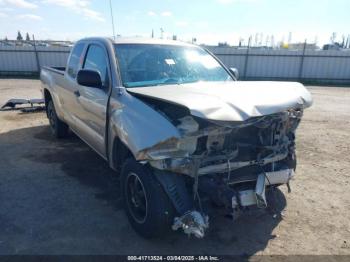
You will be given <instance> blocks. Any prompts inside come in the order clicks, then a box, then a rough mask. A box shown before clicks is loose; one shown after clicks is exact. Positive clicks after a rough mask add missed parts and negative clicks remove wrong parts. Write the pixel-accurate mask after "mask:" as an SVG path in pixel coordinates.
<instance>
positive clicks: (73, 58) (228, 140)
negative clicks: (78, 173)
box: [41, 38, 312, 238]
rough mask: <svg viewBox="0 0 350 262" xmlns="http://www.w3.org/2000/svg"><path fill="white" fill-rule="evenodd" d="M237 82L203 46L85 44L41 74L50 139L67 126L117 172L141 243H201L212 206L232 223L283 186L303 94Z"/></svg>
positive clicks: (305, 101) (291, 166) (290, 87)
mask: <svg viewBox="0 0 350 262" xmlns="http://www.w3.org/2000/svg"><path fill="white" fill-rule="evenodd" d="M237 78H238V72H237V70H235V69H228V68H226V67H225V66H224V65H223V64H222V63H221V62H220V61H219V60H218V59H217V58H216V57H215V56H213V55H212V54H211V53H210V52H209V51H207V50H204V49H202V48H201V47H198V46H195V45H190V44H186V43H181V42H176V41H168V40H159V39H147V40H145V39H141V38H136V39H118V40H116V41H113V40H111V39H108V38H87V39H82V40H80V41H78V42H77V43H76V44H75V46H74V48H73V49H72V51H71V54H70V56H69V59H68V63H67V67H66V68H48V67H46V68H43V69H42V71H41V81H42V92H43V95H44V98H45V105H46V113H47V116H48V119H49V122H50V126H51V130H52V133H53V135H54V136H56V137H57V138H61V137H64V136H66V135H67V132H68V129H70V130H72V131H73V132H74V133H76V134H77V135H78V136H79V137H80V138H81V139H82V140H84V141H85V142H86V143H87V144H88V145H89V146H90V147H91V148H93V149H94V150H95V151H96V152H97V153H98V154H99V155H100V156H101V157H103V158H104V159H105V160H106V161H107V162H108V163H109V165H110V167H111V168H112V169H114V170H116V174H118V175H120V181H121V183H120V184H121V188H120V190H121V193H122V196H123V199H124V200H123V201H124V206H125V211H126V214H127V216H128V218H129V221H130V223H131V225H132V227H133V228H134V229H135V230H136V231H137V232H138V233H139V234H140V235H142V236H143V237H147V238H151V237H156V236H161V235H162V234H164V233H165V232H167V231H168V230H170V229H173V230H177V229H182V230H183V231H184V232H185V233H186V234H189V235H191V234H193V235H195V236H196V237H199V238H200V237H203V236H204V233H205V230H206V229H207V228H208V227H209V216H208V214H209V213H210V212H209V211H208V210H209V209H210V206H211V205H212V204H213V205H215V206H216V207H221V209H220V210H223V211H224V213H226V214H230V215H232V216H234V217H235V215H236V214H238V213H240V212H241V211H242V210H246V209H247V208H265V207H267V205H268V203H267V202H268V201H267V200H266V199H267V198H266V194H267V192H269V191H270V190H271V189H273V188H275V187H277V186H279V185H282V184H287V185H288V188H289V181H290V179H291V178H292V177H293V175H294V171H295V168H296V156H295V131H296V128H297V126H298V124H299V122H300V120H301V117H302V115H303V110H304V109H305V108H307V107H309V106H311V104H312V98H311V95H310V93H309V92H308V91H307V90H306V89H305V87H304V86H303V85H302V84H300V83H292V82H249V81H247V82H244V81H237ZM72 161H73V160H72ZM83 164H84V163H82V165H83ZM116 190H119V189H117V188H116Z"/></svg>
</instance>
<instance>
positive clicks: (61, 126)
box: [47, 100, 68, 138]
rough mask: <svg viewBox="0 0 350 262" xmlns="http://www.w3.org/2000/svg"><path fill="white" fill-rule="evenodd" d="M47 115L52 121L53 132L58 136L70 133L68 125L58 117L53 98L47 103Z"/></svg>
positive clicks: (62, 136)
mask: <svg viewBox="0 0 350 262" xmlns="http://www.w3.org/2000/svg"><path fill="white" fill-rule="evenodd" d="M47 117H48V119H49V122H50V127H51V132H52V134H53V135H54V136H55V137H56V138H64V137H66V136H67V134H68V125H67V124H66V123H64V122H63V121H61V120H60V119H59V118H58V117H57V114H56V110H55V106H54V104H53V101H52V100H50V101H49V102H48V104H47Z"/></svg>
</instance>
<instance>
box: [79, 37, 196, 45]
mask: <svg viewBox="0 0 350 262" xmlns="http://www.w3.org/2000/svg"><path fill="white" fill-rule="evenodd" d="M96 40H97V41H109V42H112V43H114V44H156V45H178V46H195V45H193V44H189V43H185V42H181V41H174V40H168V39H159V38H146V37H130V38H129V37H118V38H116V39H115V40H114V39H112V38H110V37H88V38H83V39H81V40H79V41H78V42H80V41H96Z"/></svg>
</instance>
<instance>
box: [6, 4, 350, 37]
mask: <svg viewBox="0 0 350 262" xmlns="http://www.w3.org/2000/svg"><path fill="white" fill-rule="evenodd" d="M112 6H113V14H114V20H115V30H116V33H117V34H120V35H122V36H134V35H139V36H150V35H151V32H152V29H153V30H154V34H155V37H159V36H160V28H163V30H164V36H165V37H166V36H172V35H173V34H175V35H177V36H178V38H179V39H182V40H190V39H191V38H192V37H196V38H197V41H198V43H206V44H217V42H219V41H221V42H224V41H226V42H228V43H230V44H237V43H238V39H239V38H244V39H245V40H246V41H247V39H248V37H249V35H252V36H253V42H254V41H255V35H256V34H257V35H258V41H260V39H262V42H263V43H265V42H266V37H268V39H270V40H271V38H270V36H271V35H274V40H275V42H277V41H280V40H282V39H284V40H285V41H288V38H289V32H291V33H292V34H291V35H292V42H299V41H304V39H305V38H307V39H308V41H309V42H314V41H315V39H316V40H317V42H318V44H324V43H325V42H328V41H329V38H330V35H331V34H332V32H337V37H338V40H340V39H341V37H342V35H345V36H348V34H350V26H349V25H350V15H349V10H350V1H349V0H331V1H330V0H112ZM17 30H20V31H21V32H22V34H23V35H24V34H25V33H26V32H29V33H30V35H32V34H35V36H36V38H37V39H55V40H76V39H79V38H81V37H85V36H92V35H100V36H111V35H112V26H111V19H110V10H109V0H0V38H4V37H5V36H7V37H8V38H9V39H13V38H15V37H16V35H17ZM270 40H269V41H270Z"/></svg>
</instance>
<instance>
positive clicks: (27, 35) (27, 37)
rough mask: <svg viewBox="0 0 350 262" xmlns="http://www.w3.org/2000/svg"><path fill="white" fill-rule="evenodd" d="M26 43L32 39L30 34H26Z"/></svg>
mask: <svg viewBox="0 0 350 262" xmlns="http://www.w3.org/2000/svg"><path fill="white" fill-rule="evenodd" d="M26 41H30V37H29V34H28V33H27V34H26Z"/></svg>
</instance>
